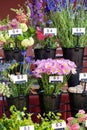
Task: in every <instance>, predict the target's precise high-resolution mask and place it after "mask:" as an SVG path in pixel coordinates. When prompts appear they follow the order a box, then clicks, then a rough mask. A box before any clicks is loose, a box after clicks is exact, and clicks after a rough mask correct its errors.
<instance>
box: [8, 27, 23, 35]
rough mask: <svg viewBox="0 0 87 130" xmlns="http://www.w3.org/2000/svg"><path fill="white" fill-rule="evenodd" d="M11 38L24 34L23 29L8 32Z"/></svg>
mask: <svg viewBox="0 0 87 130" xmlns="http://www.w3.org/2000/svg"><path fill="white" fill-rule="evenodd" d="M8 32H9V36H14V35H20V34H22V29H12V30H8Z"/></svg>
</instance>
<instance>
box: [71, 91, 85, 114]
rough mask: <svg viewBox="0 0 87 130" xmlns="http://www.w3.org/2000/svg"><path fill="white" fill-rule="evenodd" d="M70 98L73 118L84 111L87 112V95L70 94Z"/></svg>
mask: <svg viewBox="0 0 87 130" xmlns="http://www.w3.org/2000/svg"><path fill="white" fill-rule="evenodd" d="M69 98H70V107H71V114H72V116H75V115H76V113H77V112H78V111H79V110H82V109H83V110H84V111H85V112H87V94H85V93H71V92H69Z"/></svg>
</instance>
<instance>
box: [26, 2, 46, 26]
mask: <svg viewBox="0 0 87 130" xmlns="http://www.w3.org/2000/svg"><path fill="white" fill-rule="evenodd" d="M26 4H27V5H28V6H29V8H30V10H31V20H32V23H33V26H36V25H38V24H42V22H43V19H44V13H43V12H44V6H43V0H33V1H32V2H29V1H26Z"/></svg>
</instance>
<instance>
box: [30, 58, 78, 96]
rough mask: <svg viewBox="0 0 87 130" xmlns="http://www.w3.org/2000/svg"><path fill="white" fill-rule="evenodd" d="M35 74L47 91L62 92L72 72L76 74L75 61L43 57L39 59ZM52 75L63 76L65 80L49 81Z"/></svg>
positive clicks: (42, 87)
mask: <svg viewBox="0 0 87 130" xmlns="http://www.w3.org/2000/svg"><path fill="white" fill-rule="evenodd" d="M34 64H35V65H36V68H35V70H34V71H33V75H34V76H35V77H36V78H38V79H40V81H41V89H42V90H44V92H45V93H49V94H52V93H57V94H58V93H60V91H61V89H62V87H63V85H64V84H65V83H66V81H67V79H68V77H69V75H70V74H76V65H75V63H74V62H73V61H70V60H66V59H51V58H48V59H43V60H37V61H35V63H34ZM50 76H54V77H55V76H63V81H62V82H58V83H51V82H49V77H50ZM57 78H58V77H57Z"/></svg>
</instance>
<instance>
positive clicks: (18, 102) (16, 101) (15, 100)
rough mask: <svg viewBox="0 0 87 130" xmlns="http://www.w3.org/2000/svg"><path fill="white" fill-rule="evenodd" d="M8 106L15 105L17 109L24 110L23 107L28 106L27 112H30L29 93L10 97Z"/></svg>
mask: <svg viewBox="0 0 87 130" xmlns="http://www.w3.org/2000/svg"><path fill="white" fill-rule="evenodd" d="M7 103H8V108H9V109H10V107H11V106H12V105H15V107H16V108H17V110H20V111H23V108H24V107H26V109H27V110H26V112H29V95H27V96H19V97H9V98H7Z"/></svg>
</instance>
